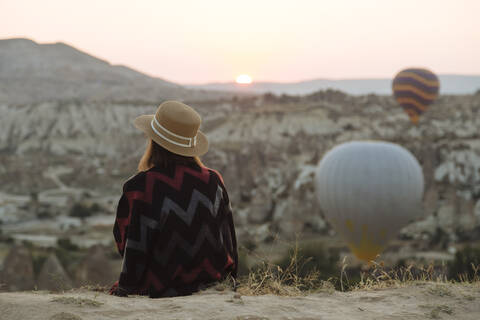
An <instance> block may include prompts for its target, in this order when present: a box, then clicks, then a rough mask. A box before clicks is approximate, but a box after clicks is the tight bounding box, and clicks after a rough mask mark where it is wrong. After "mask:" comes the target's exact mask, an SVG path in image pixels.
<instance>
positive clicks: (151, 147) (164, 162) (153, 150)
mask: <svg viewBox="0 0 480 320" xmlns="http://www.w3.org/2000/svg"><path fill="white" fill-rule="evenodd" d="M191 163H196V164H197V165H198V166H200V167H203V166H204V165H203V163H202V161H201V160H200V158H199V157H186V156H181V155H179V154H175V153H172V152H170V151H168V150H167V149H165V148H163V147H161V146H160V145H159V144H157V143H156V142H155V141H153V140H152V139H149V142H148V146H147V149H145V153H144V154H143V156H142V158H141V159H140V162H139V163H138V171H147V170H148V169H151V168H152V167H156V166H159V167H167V166H169V165H172V164H183V165H188V164H191Z"/></svg>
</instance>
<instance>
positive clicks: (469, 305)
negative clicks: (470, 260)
mask: <svg viewBox="0 0 480 320" xmlns="http://www.w3.org/2000/svg"><path fill="white" fill-rule="evenodd" d="M0 318H1V319H3V320H13V319H19V320H20V319H22V320H23V319H51V320H78V319H85V320H87V319H132V320H133V319H202V320H207V319H237V320H260V319H307V320H309V319H338V320H340V319H476V320H477V319H480V284H479V283H475V284H444V283H420V282H418V283H412V284H410V285H407V286H405V287H401V288H390V289H377V290H362V291H354V292H338V291H324V292H319V293H315V294H310V295H306V296H295V297H283V296H274V295H265V296H240V295H239V294H238V293H234V292H231V291H215V290H214V289H210V291H205V292H202V293H199V294H195V295H193V296H188V297H178V298H164V299H149V298H145V297H138V296H134V297H133V296H132V297H128V298H118V297H113V296H109V295H107V294H104V293H99V292H94V291H87V290H73V291H69V292H66V293H62V294H53V293H48V292H39V291H36V292H10V293H0Z"/></svg>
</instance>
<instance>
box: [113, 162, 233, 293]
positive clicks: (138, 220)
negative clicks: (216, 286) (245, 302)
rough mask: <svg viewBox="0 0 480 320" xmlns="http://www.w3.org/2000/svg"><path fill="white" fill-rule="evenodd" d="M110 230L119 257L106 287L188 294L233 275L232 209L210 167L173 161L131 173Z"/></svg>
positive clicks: (131, 291) (217, 174)
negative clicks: (114, 278)
mask: <svg viewBox="0 0 480 320" xmlns="http://www.w3.org/2000/svg"><path fill="white" fill-rule="evenodd" d="M113 235H114V238H115V241H116V244H117V248H118V252H119V253H120V255H121V256H122V257H123V264H122V271H121V274H120V278H119V280H118V282H117V283H116V284H115V285H114V287H113V288H112V291H114V290H116V289H119V288H120V290H121V291H122V292H125V293H126V294H140V295H148V296H150V297H152V298H155V297H166V296H179V295H188V294H191V293H193V292H195V291H197V290H198V289H199V288H201V287H204V286H205V285H208V284H209V283H212V282H215V281H219V280H222V279H224V278H226V277H227V276H228V275H231V276H233V277H236V273H237V266H238V254H237V243H236V236H235V228H234V224H233V219H232V210H231V206H230V202H229V198H228V194H227V191H226V189H225V186H224V183H223V179H222V177H221V175H220V174H219V173H218V172H216V171H215V170H212V169H209V168H206V167H200V166H198V165H197V164H191V165H187V166H185V165H172V166H169V167H166V168H160V167H153V168H152V169H150V170H148V171H145V172H140V173H138V174H137V175H135V176H134V177H132V178H130V179H129V180H128V181H127V182H126V183H125V185H124V186H123V194H122V197H121V199H120V201H119V204H118V209H117V216H116V220H115V225H114V228H113Z"/></svg>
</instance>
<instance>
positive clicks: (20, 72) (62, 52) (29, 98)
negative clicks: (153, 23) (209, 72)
mask: <svg viewBox="0 0 480 320" xmlns="http://www.w3.org/2000/svg"><path fill="white" fill-rule="evenodd" d="M226 95H227V96H228V93H227V94H225V93H215V92H213V91H209V92H206V91H204V90H193V89H186V88H184V87H182V86H180V85H178V84H175V83H172V82H169V81H165V80H163V79H160V78H152V77H149V76H147V75H145V74H142V73H140V72H137V71H135V70H133V69H130V68H128V67H125V66H114V65H111V64H110V63H108V62H107V61H104V60H100V59H98V58H95V57H93V56H91V55H89V54H87V53H85V52H82V51H80V50H77V49H76V48H74V47H71V46H69V45H67V44H65V43H61V42H59V43H51V44H38V43H35V42H34V41H32V40H28V39H6V40H0V102H3V103H12V104H27V103H38V102H44V101H57V100H80V101H150V102H158V101H162V100H166V99H182V100H189V99H205V98H209V99H211V98H215V97H222V96H226Z"/></svg>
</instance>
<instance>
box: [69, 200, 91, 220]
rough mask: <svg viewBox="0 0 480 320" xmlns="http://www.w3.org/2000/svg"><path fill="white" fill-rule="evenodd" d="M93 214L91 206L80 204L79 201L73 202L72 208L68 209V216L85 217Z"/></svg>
mask: <svg viewBox="0 0 480 320" xmlns="http://www.w3.org/2000/svg"><path fill="white" fill-rule="evenodd" d="M92 214H93V212H92V210H91V208H89V207H87V206H85V205H83V204H81V203H75V204H74V205H73V206H72V208H71V209H70V214H69V215H70V217H76V218H81V219H83V218H87V217H90V216H91V215H92Z"/></svg>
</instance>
